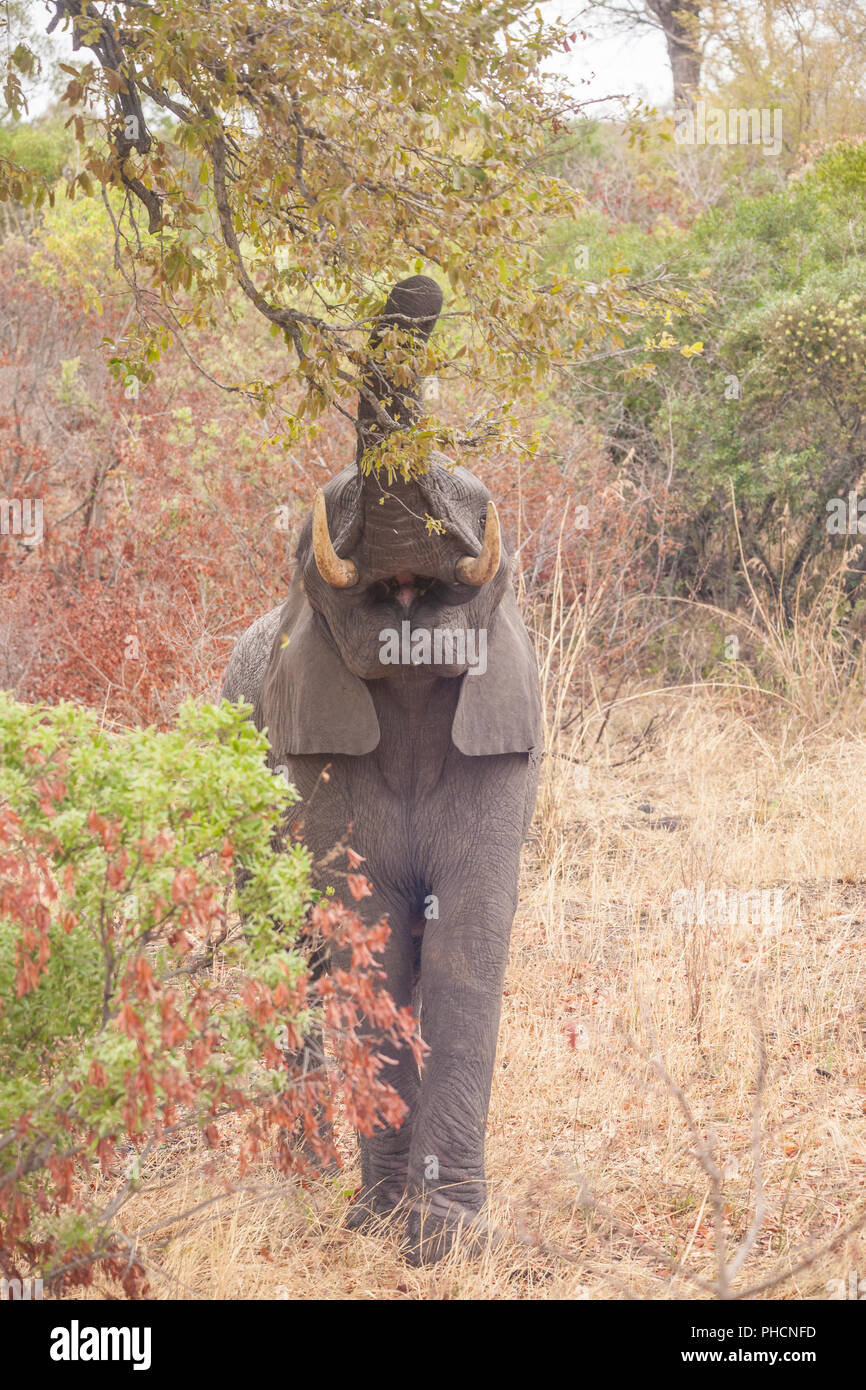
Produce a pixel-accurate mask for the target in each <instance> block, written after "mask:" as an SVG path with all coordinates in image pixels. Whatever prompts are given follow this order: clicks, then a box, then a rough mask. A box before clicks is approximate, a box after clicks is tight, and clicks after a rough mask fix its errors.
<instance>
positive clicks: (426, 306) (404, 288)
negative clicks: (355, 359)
mask: <svg viewBox="0 0 866 1390" xmlns="http://www.w3.org/2000/svg"><path fill="white" fill-rule="evenodd" d="M441 309H442V291H441V290H440V288H439V286H438V285H437V284H436V281H435V280H431V279H430V277H429V276H427V275H412V276H410V277H409V279H408V280H401V281H400V282H399V283H398V284H396V285H395V286H394V288H393V289H392V291H391V293H390V294H389V295H388V299H387V302H386V304H385V308H384V309H383V310H382V313H381V315H380V316H379V319H378V321H377V323H376V327H375V328H374V330H373V332H372V334H371V335H370V342H369V345H368V346H369V352H370V356H371V358H375V354H376V352H377V349H379V348H380V347H381V344H382V335H383V333H385V332H388V331H389V330H394V329H397V330H399V338H400V346H402V347H403V348H404V350H405V351H406V352H407V353H408V354H412V353H416V352H418V351H419V350H420V349H421V348H422V347H423V346H424V344H425V343H426V342H427V339H428V338H429V337H430V334H431V333H432V332H433V329H434V327H435V324H436V320H437V318H438V317H439V313H440V310H441ZM392 356H393V354H392ZM400 377H404V378H405V380H399V378H400ZM419 397H420V383H419V381H418V374H417V372H416V371H414V369H413V368H412V365H411V363H409V362H407V363H405V364H403V366H402V370H401V368H400V366H399V365H397V366H394V365H392V366H391V375H390V376H389V374H388V373H387V372H386V370H385V367H384V364H383V363H382V362H380V361H376V360H372V361H371V362H370V363H369V366H368V369H367V371H366V372H365V374H364V381H363V385H362V388H361V392H360V399H359V401H358V420H357V426H356V427H357V431H358V448H357V452H356V455H355V462H356V464H358V465H359V466H360V463H361V460H362V458H363V457H364V454H365V453H366V452H367V450H368V449H370V448H372V447H373V446H374V445H376V444H378V443H381V441H382V439H384V437H385V436H386V434H388V433H389V432H390V430H392V429H394V428H395V426H399V427H402V428H406V427H407V426H409V425H411V424H413V423H414V421H415V420H416V419H417V418H418V414H419V411H420V408H421V403H420V399H419ZM386 419H390V420H391V421H393V424H392V425H390V426H389V425H388V424H387V423H386Z"/></svg>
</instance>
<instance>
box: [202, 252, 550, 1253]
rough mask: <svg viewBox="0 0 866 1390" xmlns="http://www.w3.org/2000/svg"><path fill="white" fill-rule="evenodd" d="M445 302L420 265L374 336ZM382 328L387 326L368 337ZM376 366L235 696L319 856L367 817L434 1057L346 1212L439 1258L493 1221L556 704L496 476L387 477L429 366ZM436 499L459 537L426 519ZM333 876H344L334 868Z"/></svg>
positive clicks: (357, 836)
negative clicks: (420, 370)
mask: <svg viewBox="0 0 866 1390" xmlns="http://www.w3.org/2000/svg"><path fill="white" fill-rule="evenodd" d="M441 305H442V295H441V292H440V290H439V288H438V286H437V285H436V284H435V282H434V281H432V280H430V279H428V278H426V277H424V276H413V277H412V278H411V279H408V280H403V281H401V282H400V283H399V284H398V285H396V286H395V287H394V289H393V290H392V292H391V295H390V296H389V299H388V302H387V304H386V305H385V308H384V311H383V313H382V316H381V318H380V320H379V331H381V330H382V329H383V328H384V327H386V326H387V327H388V328H391V327H392V326H393V327H396V328H397V329H398V330H399V332H401V333H402V332H405V334H406V335H407V341H409V342H411V343H416V344H421V343H422V342H423V341H424V340H426V337H427V336H428V334H429V333H430V331H431V330H432V328H433V325H434V324H435V321H436V318H437V316H438V314H439V311H440V308H441ZM379 342H380V338H379V333H378V332H377V333H374V335H373V338H372V339H371V350H372V349H375V347H376V346H377V345H378V344H379ZM403 375H406V373H403ZM365 380H366V388H362V392H361V401H360V405H359V410H358V422H357V428H358V455H357V458H356V462H355V466H353V467H349V468H346V469H345V470H344V471H343V472H341V473H339V474H338V475H337V476H336V477H335V478H333V479H332V480H331V482H330V483H328V485H327V486H326V487H325V488H324V489H323V490H321V491H320V492H319V494H318V495H317V497H316V499H315V506H314V508H313V513H312V516H311V517H309V518H308V520H307V522H306V524H305V526H304V528H303V531H302V533H301V537H300V542H299V545H298V550H297V563H296V566H295V570H294V574H293V577H292V580H291V584H290V588H289V593H288V597H287V599H286V601H285V603H284V604H283V605H282V607H280V608H278V609H275V610H274V611H273V612H271V613H269V614H267V615H266V616H265V617H262V618H260V619H259V620H258V621H257V622H256V623H254V624H253V626H252V627H251V628H249V629H248V630H247V632H246V633H244V635H243V636H242V637H241V638H240V639H239V641H238V642H237V644H236V646H235V649H234V651H233V653H232V656H231V659H230V662H229V667H228V671H227V674H226V680H225V686H224V690H223V694H224V696H225V698H226V699H228V700H231V701H236V700H239V699H243V700H245V701H246V702H248V703H250V704H251V705H252V706H253V709H254V716H253V717H254V719H255V722H256V725H257V727H258V728H260V729H262V728H263V729H266V730H267V736H268V741H269V743H270V749H271V755H270V761H271V765H272V766H274V767H280V766H285V767H286V768H287V769H288V775H289V778H290V780H291V781H292V782H293V783H294V785H295V786H296V788H297V789H298V792H299V794H300V797H301V804H300V806H299V807H295V808H293V812H292V820H293V822H294V821H298V822H300V824H301V826H302V830H301V832H300V833H301V834H302V836H303V839H304V841H305V843H306V844H307V845H308V847H309V848H310V850H311V853H312V855H313V858H314V860H318V861H322V860H323V859H324V858H325V856H326V855H328V853H329V851H331V850H332V849H333V847H334V846H335V845H337V844H339V843H340V842H341V841H343V842H344V841H345V837H346V833H347V830H348V829H349V828H351V845H352V847H353V849H355V850H356V851H357V852H358V853H359V854H361V855H363V856H364V858H365V860H366V863H365V865H364V872H365V874H367V875H368V877H369V879H370V880H371V882H372V885H373V894H372V897H369V898H366V899H364V900H363V902H362V903H360V904H359V905H358V911H359V912H360V914H361V915H362V917H363V918H364V920H366V921H369V922H371V923H372V922H376V921H378V920H379V919H381V918H382V917H387V920H388V922H389V924H390V927H391V934H390V937H389V939H388V943H387V947H386V950H385V955H384V959H383V964H384V967H385V971H386V975H387V987H388V989H389V990H390V992H391V994H392V996H393V998H394V1001H395V1003H396V1004H397V1005H398V1006H401V1007H402V1006H405V1005H408V1004H410V1003H411V1002H412V1001H413V1000H414V1001H415V1003H416V1008H417V1007H418V1003H417V1001H418V999H419V996H420V1021H421V1032H422V1035H423V1038H424V1041H425V1043H426V1044H427V1046H428V1047H429V1049H430V1050H429V1053H428V1055H427V1056H426V1058H425V1061H424V1064H423V1067H422V1068H421V1070H420V1072H419V1068H418V1066H417V1065H416V1064H415V1062H414V1061H413V1059H412V1057H411V1055H409V1052H408V1049H404V1050H403V1052H402V1053H397V1054H396V1055H394V1056H393V1059H392V1060H393V1062H394V1065H393V1066H392V1067H391V1068H389V1069H388V1079H389V1080H391V1081H392V1082H393V1084H394V1085H395V1086H396V1088H397V1090H398V1091H399V1093H400V1095H401V1097H402V1098H403V1100H404V1101H405V1102H406V1104H407V1106H408V1108H409V1116H408V1118H407V1120H406V1121H405V1122H404V1124H403V1125H402V1126H401V1127H399V1128H398V1129H395V1130H384V1131H382V1132H379V1133H377V1134H376V1135H375V1136H374V1137H372V1138H361V1140H360V1149H361V1171H362V1190H361V1192H360V1194H359V1195H358V1197H357V1198H356V1201H355V1202H354V1203H353V1205H352V1207H351V1208H350V1215H349V1224H350V1225H352V1226H355V1227H360V1226H362V1225H363V1224H364V1223H366V1222H367V1221H369V1220H370V1219H371V1218H375V1217H380V1216H382V1215H385V1214H387V1213H390V1212H391V1211H392V1210H394V1209H395V1208H397V1207H400V1208H401V1210H404V1211H408V1217H407V1234H406V1241H407V1258H408V1259H409V1260H410V1261H411V1262H412V1263H417V1262H419V1261H424V1262H430V1261H433V1260H435V1259H437V1258H439V1257H440V1256H441V1255H442V1254H443V1253H444V1252H445V1251H446V1250H447V1249H448V1248H450V1245H451V1243H452V1241H453V1239H454V1235H455V1233H456V1232H457V1230H458V1229H461V1228H462V1230H463V1235H464V1239H466V1240H467V1241H468V1242H469V1243H470V1244H471V1243H472V1242H476V1243H477V1241H478V1240H479V1239H480V1235H481V1233H483V1230H484V1220H483V1216H482V1214H481V1209H482V1207H483V1205H484V1201H485V1171H484V1132H485V1128H486V1123H487V1111H488V1107H489V1101H490V1086H491V1080H492V1074H493V1065H494V1057H495V1052H496V1038H497V1032H498V1027H499V1015H500V1009H501V999H502V984H503V978H504V974H505V968H506V961H507V956H508V944H509V937H510V933H511V925H512V921H513V918H514V911H515V906H516V901H517V879H518V869H519V860H520V850H521V845H522V843H523V841H524V839H525V836H526V833H527V830H528V827H529V822H530V818H531V816H532V812H533V807H534V804H535V795H536V788H537V780H538V777H537V772H538V756H539V745H540V738H541V701H540V694H539V686H538V674H537V669H536V662H535V655H534V652H533V648H532V643H531V641H530V638H529V635H528V633H527V631H526V628H525V627H524V624H523V621H522V619H521V617H520V613H519V611H518V607H517V602H516V599H515V595H514V591H513V589H512V587H511V582H510V577H509V559H508V555H507V553H506V550H505V547H504V545H503V543H502V540H501V536H500V530H499V522H498V518H497V514H496V508H495V506H494V504H493V502H492V501H490V499H489V496H488V493H487V491H486V489H485V488H484V486H483V484H482V483H481V482H479V480H478V479H477V478H475V477H473V475H472V474H471V473H469V472H468V471H467V470H466V469H465V468H462V467H458V468H455V469H452V468H451V467H450V466H443V463H441V462H435V461H434V462H433V463H432V465H431V466H430V468H429V470H428V471H427V472H426V473H424V474H423V475H422V476H420V477H418V478H417V479H413V480H412V481H408V482H407V481H397V482H395V483H390V484H388V486H387V487H385V486H384V485H383V483H382V482H381V480H380V478H379V477H377V475H376V474H375V472H374V473H370V474H366V475H365V474H364V472H363V471H362V470H361V469H360V468H359V467H358V465H359V464H360V461H361V459H362V457H363V455H364V452H365V450H366V449H368V448H369V447H370V446H371V444H372V443H374V442H376V440H377V439H379V438H381V437H382V435H383V433H386V432H387V431H388V429H389V427H390V428H391V429H396V428H400V427H404V428H405V427H406V426H407V425H409V424H411V422H412V421H413V420H414V419H415V418H416V416H417V413H418V409H419V401H418V383H417V378H416V379H415V380H414V381H413V383H412V385H411V386H410V387H406V386H405V385H403V386H401V387H400V388H397V387H396V386H394V385H393V384H391V383H389V381H388V379H387V377H386V375H385V368H384V366H383V365H382V364H381V362H379V361H378V360H376V361H375V362H374V361H373V359H372V358H371V359H370V365H369V366H368V375H367V377H366V379H365ZM383 421H384V423H383ZM392 442H393V441H392ZM447 462H448V461H447V460H444V463H445V464H447ZM428 516H429V517H434V518H437V519H438V520H440V521H441V522H443V523H444V527H445V530H444V533H436V534H430V533H429V532H428V529H427V526H426V524H425V518H426V517H428ZM325 768H327V769H328V777H327V780H323V781H320V775H321V774H322V772H323V770H324V769H325ZM316 877H317V882H318V884H319V885H320V886H324V885H326V884H327V883H328V882H329V879H328V873H327V869H326V867H325V866H321V867H320V868H319V869H318V870H317V871H316ZM331 881H333V880H331ZM354 906H355V905H354V904H353V907H354ZM419 986H420V990H419Z"/></svg>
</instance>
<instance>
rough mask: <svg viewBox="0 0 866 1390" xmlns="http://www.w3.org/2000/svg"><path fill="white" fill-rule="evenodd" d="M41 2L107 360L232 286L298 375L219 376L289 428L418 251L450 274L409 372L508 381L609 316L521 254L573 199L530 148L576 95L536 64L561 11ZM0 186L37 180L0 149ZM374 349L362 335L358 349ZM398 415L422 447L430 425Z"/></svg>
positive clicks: (350, 353)
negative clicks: (115, 288)
mask: <svg viewBox="0 0 866 1390" xmlns="http://www.w3.org/2000/svg"><path fill="white" fill-rule="evenodd" d="M47 10H48V12H49V13H50V15H51V18H50V23H49V26H48V27H49V29H50V30H52V31H53V32H65V33H67V34H68V35H69V36H70V37H71V39H72V45H73V49H74V54H75V58H76V61H75V62H74V63H65V64H63V65H62V66H63V71H64V72H65V73H66V74H67V76H68V78H69V81H68V85H67V87H66V90H65V92H64V95H63V100H64V102H65V103H66V105H67V106H68V107H69V109H70V112H71V115H70V122H71V125H72V128H73V129H74V131H75V135H76V138H77V140H78V144H79V149H80V154H79V172H78V173H77V174H75V175H74V176H73V177H72V178H71V179H70V180H69V183H68V187H67V193H68V195H69V196H73V197H74V196H79V195H82V194H83V195H93V196H101V197H102V198H103V199H104V201H105V203H106V206H107V207H108V208H109V209H110V211H111V216H112V219H113V224H114V238H115V256H116V263H117V266H118V267H119V269H120V270H121V272H122V273H123V274H124V275H125V276H126V277H127V279H128V281H129V283H130V284H131V285H133V286H134V287H135V291H136V305H137V312H136V316H135V319H134V321H133V323H132V324H131V325H130V326H129V328H128V330H127V332H126V334H125V335H124V338H123V339H122V340H121V341H118V343H117V344H116V353H115V355H116V361H115V367H116V370H117V372H118V374H121V373H123V374H126V373H128V372H132V373H134V374H136V375H137V376H139V377H140V379H141V380H142V381H146V380H147V379H148V373H149V363H152V362H153V361H154V360H155V359H156V358H157V357H158V356H159V354H160V353H161V352H163V351H164V350H165V348H166V346H167V345H168V344H169V343H171V342H172V341H173V340H174V339H176V338H178V337H179V336H180V335H182V334H183V333H184V332H186V331H188V330H190V329H193V328H195V327H199V326H203V325H208V324H215V323H219V322H224V320H225V317H226V316H227V315H228V314H230V313H231V311H232V303H233V297H234V296H236V295H237V294H238V293H239V294H240V295H242V296H244V297H245V298H246V299H247V300H248V301H249V303H250V304H251V305H253V306H254V308H255V310H256V311H257V313H258V314H259V315H261V317H262V319H264V320H265V321H266V322H267V324H268V325H269V326H270V329H271V331H272V332H273V333H274V334H276V335H282V336H283V337H284V339H285V341H286V344H287V345H288V347H289V349H290V351H291V353H292V354H293V357H294V360H295V366H296V369H297V373H298V374H299V375H300V378H301V380H302V381H303V383H304V386H305V394H304V398H303V400H302V401H301V403H300V405H298V406H297V407H295V406H293V407H292V408H289V406H288V405H287V404H286V400H285V396H284V393H283V388H284V387H285V385H286V382H287V381H288V380H289V379H290V376H291V373H290V372H289V371H288V370H287V372H286V373H285V374H284V375H283V376H282V377H279V378H277V379H273V378H269V379H263V380H253V381H243V382H239V383H234V386H235V388H236V389H238V388H239V389H241V390H242V391H243V392H244V393H245V394H246V395H247V396H249V397H250V398H251V399H253V400H254V401H255V402H256V404H257V405H258V406H259V407H260V408H262V409H263V410H265V409H267V408H268V407H269V406H273V405H274V404H275V403H276V404H277V405H279V407H280V409H281V410H282V417H281V420H280V421H279V423H278V425H277V427H276V428H275V434H276V435H278V436H279V437H281V438H284V439H287V438H292V437H294V435H295V434H296V432H297V430H298V428H299V427H300V423H301V420H302V418H304V417H306V418H308V419H312V418H314V417H316V416H318V415H319V414H320V413H321V412H323V411H324V410H326V409H328V408H329V407H332V406H334V407H336V408H337V409H338V410H340V411H342V412H343V413H344V414H350V413H351V412H350V410H349V405H348V402H347V397H351V396H352V395H353V394H354V393H355V392H360V394H361V395H362V396H367V395H369V393H367V392H366V391H365V387H364V366H365V362H366V361H367V359H366V358H365V356H364V345H365V343H366V341H367V337H368V335H369V328H370V324H371V322H372V320H373V319H374V317H375V313H376V310H377V309H378V308H379V307H380V306H381V302H382V298H383V292H384V291H385V290H386V289H387V287H388V286H389V284H390V283H391V282H393V280H394V279H395V278H399V277H401V276H404V275H409V274H413V273H418V272H419V271H422V270H423V271H424V272H425V273H428V274H430V273H432V274H434V275H435V276H436V277H437V278H438V279H439V280H440V282H441V283H443V285H444V286H445V287H446V288H448V289H450V296H449V308H450V311H451V317H450V319H448V320H446V325H445V331H443V332H441V333H440V334H438V335H437V337H436V340H435V342H434V345H433V346H432V348H430V349H429V350H428V352H427V354H426V355H425V357H424V360H423V361H419V362H413V367H420V369H421V370H423V371H424V372H435V373H437V374H442V373H445V374H448V373H456V372H458V371H459V372H461V373H463V374H465V375H468V376H469V377H470V378H472V379H475V380H482V379H483V381H484V382H485V385H486V386H487V387H489V388H490V390H491V391H494V392H495V391H498V392H499V393H500V396H503V395H504V394H509V395H511V394H513V393H514V392H515V391H517V390H519V389H520V388H521V387H524V386H528V385H531V384H532V383H533V382H534V381H535V380H536V379H538V378H540V377H543V376H545V375H547V374H548V373H550V372H552V371H563V370H566V369H567V367H568V365H569V363H570V362H572V361H574V360H576V359H577V358H578V357H579V355H580V354H581V352H582V351H585V350H587V349H588V348H589V347H590V346H591V345H593V344H597V343H598V342H599V341H600V340H602V339H603V338H605V337H607V336H608V335H611V334H613V335H615V334H616V332H617V329H618V317H619V313H620V299H621V298H622V294H623V291H622V289H621V288H618V287H616V286H615V285H614V284H603V285H601V286H599V287H596V286H593V287H592V291H595V292H588V291H587V289H586V286H585V285H584V284H583V283H582V282H580V281H578V280H568V279H567V278H565V277H557V278H556V279H555V280H553V281H551V280H549V279H548V280H546V281H545V280H544V279H543V278H542V277H541V276H540V275H539V273H538V270H539V255H540V251H541V246H542V239H543V234H544V231H545V229H546V228H547V226H549V225H550V223H551V222H552V221H553V220H555V219H557V218H559V217H563V216H570V215H572V214H573V212H574V209H575V207H576V203H577V195H576V194H575V193H574V191H573V190H571V189H569V188H568V187H567V185H565V184H564V183H562V182H560V181H558V180H557V179H555V178H553V177H551V176H550V175H549V174H548V173H547V172H546V161H547V160H548V158H549V155H550V149H551V145H552V139H551V137H552V135H554V134H556V133H558V132H559V131H561V130H562V129H563V127H564V124H565V122H566V120H567V119H568V118H570V117H572V116H573V115H574V114H575V111H576V110H577V108H576V106H575V103H574V102H573V100H572V99H571V98H570V97H569V96H568V95H567V94H566V93H564V92H563V90H562V89H561V87H560V86H559V80H558V79H552V78H549V77H547V76H545V75H544V73H543V71H542V68H543V60H544V59H545V57H546V56H547V55H548V54H549V53H550V52H551V50H552V48H553V47H554V46H556V45H557V44H558V43H559V42H560V41H561V37H562V35H561V32H560V30H559V29H558V28H556V27H549V26H547V25H546V24H544V23H543V22H542V21H541V19H539V18H538V16H537V13H536V10H535V8H534V5H533V4H531V3H528V0H503V3H496V4H493V5H491V4H489V3H487V0H435V3H430V4H425V5H424V6H418V5H416V4H411V3H409V2H408V0H395V2H394V3H392V4H390V5H386V4H384V3H382V2H381V0H373V3H365V4H363V5H359V4H354V3H342V4H339V5H336V6H329V7H323V6H321V5H319V4H318V3H313V2H312V0H291V3H289V4H278V3H276V0H209V2H208V0H159V3H157V0H153V3H151V0H119V3H111V4H109V3H102V2H101V0H93V2H92V3H86V2H85V0H51V3H50V4H47ZM10 48H11V54H10V59H9V71H8V76H7V83H6V100H7V103H8V104H9V105H10V107H11V108H12V109H13V110H14V111H16V112H23V111H24V110H25V109H26V99H27V92H26V90H25V89H26V87H27V82H28V81H29V80H30V78H31V77H32V75H33V74H34V72H36V71H37V69H38V63H37V62H36V60H35V59H34V56H33V53H32V50H31V49H30V47H29V45H28V44H27V42H26V41H24V42H22V43H20V44H18V45H17V46H14V47H13V46H12V45H10ZM85 55H87V56H85ZM0 196H12V197H16V198H24V199H28V198H29V199H32V200H35V201H39V200H41V199H44V198H46V197H48V198H50V197H52V196H53V190H52V189H51V188H50V187H49V186H48V185H47V184H46V183H45V182H44V181H40V179H39V178H38V176H37V175H35V174H34V173H33V171H28V170H25V169H21V168H18V167H16V166H15V164H14V162H13V161H11V160H9V159H4V160H0ZM395 350H396V344H395V342H394V341H393V335H385V337H384V338H383V341H382V343H381V346H380V349H379V351H381V353H382V354H389V355H390V356H392V358H393V356H394V354H395ZM406 353H407V355H409V353H410V349H408V348H407V349H406ZM370 400H371V403H373V404H374V405H375V406H376V410H377V414H378V415H379V417H380V422H381V423H382V424H383V425H385V426H387V425H389V424H390V423H392V422H391V421H390V420H389V418H388V416H387V412H386V411H384V407H383V406H382V405H381V404H377V403H375V402H372V397H370ZM418 435H419V439H420V442H419V444H418V449H419V451H421V452H422V453H423V449H424V448H427V447H429V444H430V442H431V438H432V435H431V432H430V431H429V430H427V431H426V432H425V431H424V430H421V431H419V432H418ZM438 438H439V442H440V444H442V443H444V444H445V445H446V446H447V444H448V442H449V436H448V435H447V432H445V433H444V434H443V432H442V431H441V430H440V431H439V434H438ZM450 442H451V443H455V442H457V441H456V440H455V439H454V438H453V437H450ZM421 466H423V464H421Z"/></svg>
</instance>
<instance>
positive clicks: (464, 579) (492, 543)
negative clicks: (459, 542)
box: [456, 502, 502, 588]
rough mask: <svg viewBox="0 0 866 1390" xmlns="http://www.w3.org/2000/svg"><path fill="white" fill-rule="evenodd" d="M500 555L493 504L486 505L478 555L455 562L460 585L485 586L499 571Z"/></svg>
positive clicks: (497, 520) (499, 537)
mask: <svg viewBox="0 0 866 1390" xmlns="http://www.w3.org/2000/svg"><path fill="white" fill-rule="evenodd" d="M501 553H502V537H501V535H500V531H499V517H498V515H497V512H496V506H495V504H494V503H493V502H488V503H487V515H486V516H485V518H484V540H483V541H482V543H481V551H480V553H479V554H478V555H464V556H463V558H462V560H458V561H457V569H456V574H457V578H458V579H459V580H460V582H461V584H472V585H474V586H475V587H476V588H478V587H480V586H481V585H482V584H487V583H488V582H489V581H490V580H491V579H492V578H493V576H494V574H496V571H497V570H498V569H499V557H500V555H501Z"/></svg>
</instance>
